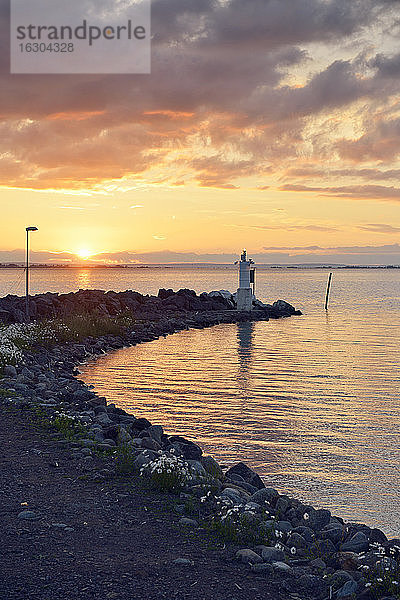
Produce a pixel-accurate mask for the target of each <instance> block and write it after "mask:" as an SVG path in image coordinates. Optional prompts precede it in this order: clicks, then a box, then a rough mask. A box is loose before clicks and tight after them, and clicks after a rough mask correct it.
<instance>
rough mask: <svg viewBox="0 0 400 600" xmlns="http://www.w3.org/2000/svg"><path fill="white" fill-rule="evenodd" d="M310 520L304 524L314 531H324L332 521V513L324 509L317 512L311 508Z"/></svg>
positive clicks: (309, 512)
mask: <svg viewBox="0 0 400 600" xmlns="http://www.w3.org/2000/svg"><path fill="white" fill-rule="evenodd" d="M308 514H309V519H308V520H307V521H306V522H305V523H304V525H306V526H307V527H311V529H313V530H314V531H319V530H320V529H323V528H324V527H325V526H326V525H327V524H328V523H329V521H330V519H331V513H330V511H329V510H325V509H323V508H321V509H318V510H315V509H314V508H311V509H310V510H309V511H308Z"/></svg>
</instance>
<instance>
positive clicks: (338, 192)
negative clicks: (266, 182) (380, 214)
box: [279, 184, 400, 202]
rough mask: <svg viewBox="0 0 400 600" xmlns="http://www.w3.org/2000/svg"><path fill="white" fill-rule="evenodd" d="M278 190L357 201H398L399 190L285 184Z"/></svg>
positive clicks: (380, 187)
mask: <svg viewBox="0 0 400 600" xmlns="http://www.w3.org/2000/svg"><path fill="white" fill-rule="evenodd" d="M279 189H280V190H282V191H284V192H312V193H317V194H318V195H319V196H336V197H338V198H355V199H359V200H370V199H372V200H388V201H394V202H399V201H400V188H395V187H387V186H383V185H354V186H351V185H348V186H338V187H328V186H327V187H316V186H308V185H300V184H285V185H282V186H281V187H280V188H279Z"/></svg>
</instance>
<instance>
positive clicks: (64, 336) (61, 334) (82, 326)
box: [0, 311, 135, 376]
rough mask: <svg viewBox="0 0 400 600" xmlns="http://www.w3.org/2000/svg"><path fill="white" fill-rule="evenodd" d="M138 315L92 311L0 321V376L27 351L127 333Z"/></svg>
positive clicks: (17, 362) (127, 312)
mask: <svg viewBox="0 0 400 600" xmlns="http://www.w3.org/2000/svg"><path fill="white" fill-rule="evenodd" d="M134 323H135V319H134V318H133V316H132V314H131V313H130V312H129V311H124V312H121V313H119V314H117V315H115V316H104V315H101V314H100V313H98V312H96V311H93V312H91V313H83V314H79V315H78V314H77V315H71V316H67V317H64V318H62V319H46V320H43V321H34V322H33V323H19V324H17V323H14V324H12V325H7V326H6V325H1V324H0V376H1V374H2V370H3V368H4V366H6V365H17V364H19V363H20V361H21V360H22V358H23V352H24V351H28V350H29V351H32V350H37V349H40V348H52V347H54V346H55V345H57V344H60V343H63V342H81V341H83V340H85V339H86V338H88V337H93V338H97V337H101V336H104V335H125V334H126V333H127V332H128V331H129V330H132V327H133V326H134Z"/></svg>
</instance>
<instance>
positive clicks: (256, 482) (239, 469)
mask: <svg viewBox="0 0 400 600" xmlns="http://www.w3.org/2000/svg"><path fill="white" fill-rule="evenodd" d="M234 474H236V475H240V476H241V477H243V479H244V480H245V482H246V483H250V485H253V486H254V487H255V488H257V489H261V488H264V487H265V486H264V483H263V481H262V479H261V477H260V476H259V475H258V474H257V473H256V472H255V471H253V469H250V467H248V466H247V465H246V464H245V463H243V462H239V463H237V464H236V465H233V467H231V468H230V469H228V470H227V472H226V473H225V475H226V477H228V478H229V476H230V475H234Z"/></svg>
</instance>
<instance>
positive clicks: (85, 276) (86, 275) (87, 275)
mask: <svg viewBox="0 0 400 600" xmlns="http://www.w3.org/2000/svg"><path fill="white" fill-rule="evenodd" d="M92 273H93V270H92V269H77V273H76V278H77V283H78V286H79V289H81V290H88V289H93V286H92V278H91V274H92Z"/></svg>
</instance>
